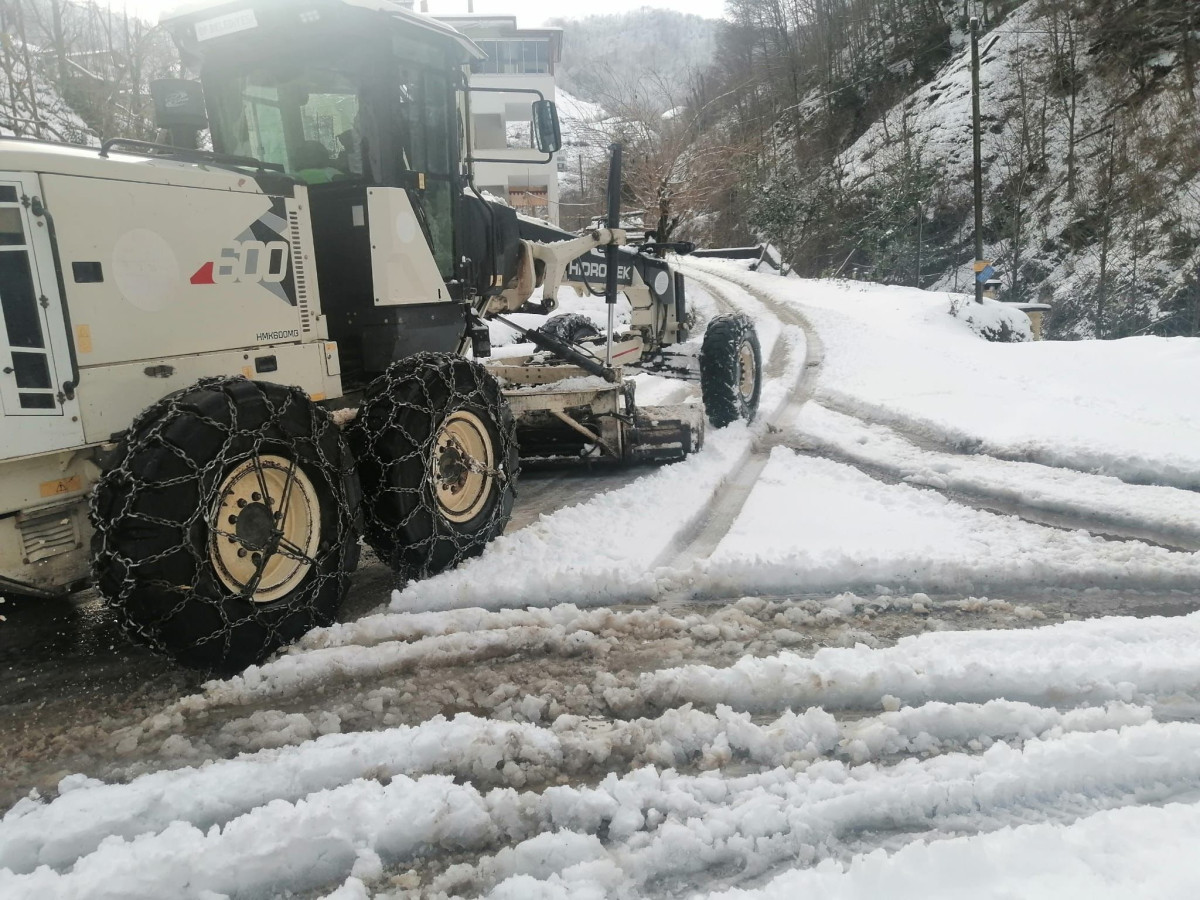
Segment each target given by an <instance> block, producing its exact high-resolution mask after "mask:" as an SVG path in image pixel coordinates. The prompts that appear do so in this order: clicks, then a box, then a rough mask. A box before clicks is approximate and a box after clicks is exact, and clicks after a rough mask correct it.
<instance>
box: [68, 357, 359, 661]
mask: <svg viewBox="0 0 1200 900" xmlns="http://www.w3.org/2000/svg"><path fill="white" fill-rule="evenodd" d="M222 399H223V401H224V403H223V405H222V404H221V403H220V400H222ZM189 437H190V438H191V440H185V439H187V438H189ZM266 453H270V454H273V455H281V456H284V457H285V458H286V459H288V460H289V462H290V463H291V471H289V473H288V476H287V477H288V483H289V484H291V483H292V477H293V476H292V472H293V471H294V470H295V468H296V466H297V460H298V459H302V460H303V462H304V470H305V474H306V475H307V476H308V478H309V479H310V481H311V483H312V485H313V487H314V489H315V490H316V491H317V495H318V502H319V511H318V514H319V516H320V518H321V522H320V525H321V534H320V537H321V543H320V544H319V545H318V547H317V550H316V552H315V554H314V557H312V558H310V557H307V556H304V559H306V560H307V561H308V563H309V571H308V573H306V574H305V576H304V577H303V579H302V580H301V581H300V582H299V584H298V585H297V587H296V588H295V589H294V590H293V591H292V592H291V593H290V594H288V595H286V596H285V597H284V598H281V599H280V600H277V601H273V602H270V603H261V604H260V603H255V602H253V600H251V599H250V597H251V596H252V595H253V593H254V590H250V589H249V588H254V589H257V585H258V582H259V579H260V578H261V577H262V573H263V570H264V569H265V567H266V566H267V564H268V563H269V561H270V560H271V559H272V558H273V555H274V554H273V553H272V552H264V553H261V559H260V560H259V561H258V562H257V564H256V573H255V577H254V578H253V579H252V580H251V581H250V582H247V583H246V584H245V585H244V589H243V591H242V593H241V595H240V596H239V595H235V594H232V593H231V591H230V590H229V589H227V588H226V587H225V586H224V585H223V584H222V583H221V581H220V579H219V578H218V577H216V575H215V571H214V567H213V565H212V563H211V559H210V544H209V535H210V534H211V529H212V527H213V525H214V524H215V523H213V522H211V521H209V520H210V518H211V517H212V516H214V515H215V514H216V505H217V503H218V502H219V498H218V496H217V491H218V488H219V486H220V485H221V483H222V480H223V479H224V478H226V477H227V476H228V475H229V473H230V472H232V471H233V470H234V469H235V468H236V467H237V466H239V465H242V464H243V463H245V462H246V461H248V460H253V461H255V469H256V472H257V477H258V478H259V484H260V485H261V487H262V490H263V492H264V493H267V494H268V496H269V492H268V491H267V485H266V481H265V479H264V477H263V469H262V465H261V456H262V455H264V454H266ZM164 476H165V477H164ZM192 493H194V494H195V495H196V502H194V503H192V504H191V508H190V509H189V508H173V509H170V510H169V511H168V510H164V509H162V508H161V507H162V506H163V502H162V501H163V500H164V499H165V498H164V497H163V495H167V496H168V497H169V496H170V495H172V494H177V495H181V496H182V497H187V496H189V495H191V494H192ZM292 496H293V493H292V492H290V491H289V492H287V496H285V497H284V500H285V501H290V500H291V499H292ZM331 499H332V502H333V509H332V516H333V518H332V520H330V518H329V516H330V514H331V510H330V508H329V504H330V500H331ZM359 500H360V497H359V493H358V489H357V482H356V479H355V473H354V463H353V459H352V458H351V457H350V455H349V453H348V452H347V450H346V445H345V442H344V441H343V440H342V438H341V436H340V432H339V430H338V427H337V425H336V424H335V423H334V422H333V419H332V418H331V417H330V415H329V414H328V412H326V411H325V410H324V409H322V408H321V407H319V406H318V405H316V404H315V403H313V402H312V401H311V400H310V399H309V398H308V396H307V395H306V394H305V393H304V391H302V390H301V389H299V388H296V387H284V386H281V385H276V384H262V383H258V382H253V381H250V380H248V379H246V378H242V377H240V376H239V377H234V378H228V377H217V378H205V379H201V380H200V381H198V382H197V383H196V384H194V385H192V386H191V387H188V388H185V389H183V390H180V391H176V392H175V393H172V394H169V395H167V396H166V397H164V398H162V399H161V400H159V401H158V402H157V403H155V404H153V405H152V406H150V407H148V408H147V409H146V410H144V411H143V412H142V413H141V414H140V415H139V416H138V417H137V418H136V419H135V420H134V422H133V424H132V425H131V426H130V428H129V429H128V430H127V431H126V432H124V433H123V434H122V436H121V439H120V443H119V445H118V449H117V451H116V455H115V457H114V458H113V460H112V461H111V463H110V465H109V466H108V467H107V468H106V469H105V471H104V473H103V474H102V475H101V477H100V479H99V481H98V482H97V485H96V489H95V491H93V493H92V497H91V501H90V507H89V518H90V519H91V523H92V527H93V528H94V536H93V538H92V572H93V578H94V581H95V583H96V584H97V586H98V587H99V588H100V591H101V593H102V594H103V595H104V597H105V599H106V600H107V601H108V603H109V605H110V606H111V608H112V609H113V610H114V612H115V613H116V616H117V619H118V621H119V622H120V624H121V626H122V628H123V629H124V630H125V631H126V632H127V633H128V634H129V635H130V636H131V637H133V638H134V639H135V640H137V641H140V642H142V643H144V644H147V645H149V646H150V647H151V648H152V649H155V650H157V651H160V652H164V653H168V654H170V655H174V656H176V657H177V658H179V659H180V661H182V662H185V663H188V664H192V665H200V666H206V667H212V668H229V667H230V666H232V667H234V668H243V667H244V665H246V664H248V661H252V662H257V661H260V660H261V658H264V657H265V656H266V655H268V654H269V653H270V652H271V651H273V650H274V649H276V648H277V647H278V646H280V645H281V644H284V643H288V642H290V641H292V640H295V638H296V637H298V636H299V634H300V633H303V631H306V630H308V628H309V627H312V626H313V625H316V624H328V623H329V622H330V621H332V619H333V615H334V614H335V613H336V610H337V606H339V605H340V602H341V599H342V597H343V596H344V594H345V591H346V588H347V586H348V582H349V577H350V571H352V569H353V567H354V564H355V563H356V562H357V556H358V548H357V532H358V530H359V521H360V520H359V510H358V506H359ZM268 508H270V507H269V506H268ZM283 512H284V510H283V509H280V510H278V512H277V515H276V518H279V517H280V516H281V515H282V513H283ZM330 525H332V533H331V532H330ZM218 533H219V534H221V535H222V536H227V537H229V538H230V539H231V540H237V541H239V542H241V543H243V546H245V547H248V548H250V549H251V550H252V551H253V550H263V549H267V547H268V546H274V548H275V550H276V552H278V543H279V540H280V534H281V531H280V529H279V528H278V527H276V528H275V530H274V533H273V535H272V538H271V539H270V544H268V545H265V546H257V545H250V544H248V543H247V542H246V540H245V539H242V538H239V537H237V536H235V535H232V534H229V535H226V533H225V532H218ZM171 534H175V535H177V536H178V540H176V541H175V542H173V543H169V544H166V545H165V546H163V537H164V536H166V535H171ZM138 535H140V536H141V537H140V538H139V537H138ZM339 536H340V537H341V540H337V539H336V538H338V537H339ZM146 543H153V544H155V545H158V546H159V549H157V550H156V551H154V552H131V551H130V550H129V547H130V545H131V544H133V545H137V544H142V545H145V544H146ZM347 543H348V544H349V545H351V546H350V547H347V546H346V544H347ZM282 555H283V556H287V557H291V558H297V557H296V555H295V553H294V552H288V551H287V550H286V549H285V550H284V551H283V553H282ZM300 555H301V556H303V553H301V554H300ZM252 558H253V557H252ZM189 570H190V573H191V574H190V577H188V578H184V579H180V578H177V577H175V578H173V577H169V576H170V573H187V572H189ZM335 582H336V584H335ZM151 595H152V596H153V600H154V602H150V601H149V597H150V596H151ZM248 595H249V596H248ZM331 598H332V599H333V600H334V602H333V603H332V604H331ZM185 618H186V619H188V620H192V621H197V622H202V621H207V622H211V623H213V627H212V630H211V632H210V633H208V634H202V633H198V634H195V635H194V636H193V639H192V641H191V644H192V647H193V648H196V649H198V650H200V651H202V652H199V653H196V654H193V653H190V652H188V648H187V647H186V646H185V642H184V641H182V640H181V636H180V635H179V633H178V631H179V629H180V628H183V629H184V630H185V631H186V628H187V625H186V623H184V622H183V621H182V620H183V619H185ZM168 635H169V637H168ZM218 647H219V649H218ZM191 657H195V659H191V661H189V659H190V658H191Z"/></svg>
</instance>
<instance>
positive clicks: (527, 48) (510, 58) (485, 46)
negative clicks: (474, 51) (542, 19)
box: [471, 40, 550, 75]
mask: <svg viewBox="0 0 1200 900" xmlns="http://www.w3.org/2000/svg"><path fill="white" fill-rule="evenodd" d="M476 43H477V44H479V46H480V48H481V49H482V50H483V52H484V53H486V54H487V55H488V57H487V59H477V60H475V62H473V63H471V71H472V72H477V73H479V74H481V75H548V74H550V42H549V41H546V40H536V41H476Z"/></svg>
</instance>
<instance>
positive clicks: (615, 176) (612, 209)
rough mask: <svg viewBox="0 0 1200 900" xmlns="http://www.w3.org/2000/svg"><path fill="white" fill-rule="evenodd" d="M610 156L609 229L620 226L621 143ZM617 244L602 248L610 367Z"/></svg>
mask: <svg viewBox="0 0 1200 900" xmlns="http://www.w3.org/2000/svg"><path fill="white" fill-rule="evenodd" d="M609 149H610V150H611V151H612V158H611V160H610V161H609V164H608V194H607V197H608V222H607V223H606V225H607V227H608V228H609V229H614V228H620V227H621V145H620V144H612V145H611V146H610V147H609ZM617 253H618V251H617V245H616V244H609V245H608V246H607V247H605V248H604V261H605V269H606V270H607V271H606V272H605V274H606V276H607V278H606V279H605V284H604V302H605V303H607V304H608V338H607V340H606V341H605V342H604V366H605V368H609V369H611V368H612V348H613V329H614V328H616V315H617Z"/></svg>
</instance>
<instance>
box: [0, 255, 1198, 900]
mask: <svg viewBox="0 0 1200 900" xmlns="http://www.w3.org/2000/svg"><path fill="white" fill-rule="evenodd" d="M687 265H688V267H689V268H688V271H689V272H691V273H693V274H694V275H695V276H696V279H695V280H694V281H693V282H692V284H691V287H690V293H689V296H691V297H692V298H694V300H695V301H696V306H697V309H698V312H699V314H700V316H701V318H707V317H709V316H711V315H712V314H714V313H715V312H718V311H721V310H723V309H737V310H740V311H743V312H745V313H747V314H748V315H750V316H751V317H753V318H754V319H755V320H756V322H757V323H758V328H759V333H760V337H761V340H762V344H763V357H764V362H765V365H766V370H767V373H768V381H767V384H766V387H765V389H764V392H763V399H762V405H761V407H760V415H759V417H758V418H757V420H756V421H755V422H753V423H751V424H750V425H745V424H738V425H735V426H731V427H729V428H727V429H723V430H721V431H710V433H709V434H708V436H707V440H706V445H705V448H704V450H703V451H701V452H700V453H698V454H696V455H694V456H692V457H691V458H689V459H688V460H686V461H684V462H681V463H677V464H675V465H671V466H666V467H661V468H657V469H649V470H647V471H646V472H645V474H644V475H642V476H641V477H638V478H636V479H634V480H632V481H631V482H630V483H628V484H626V485H625V486H622V487H619V488H617V489H615V490H611V491H608V492H606V493H603V494H600V495H598V496H595V497H592V498H590V499H585V500H583V501H581V502H580V503H578V504H577V505H574V506H571V507H568V508H564V509H561V510H558V511H557V512H553V513H550V514H547V515H543V516H542V517H541V518H540V519H538V520H536V521H533V522H532V523H531V524H529V525H527V526H526V527H523V528H520V529H519V530H516V531H513V532H510V533H509V534H506V535H505V536H504V537H502V538H500V539H499V540H497V541H496V542H495V543H494V544H493V545H491V547H490V548H489V549H488V550H487V552H485V553H484V554H483V555H482V556H481V557H479V558H478V559H476V560H473V561H470V562H469V563H467V564H466V565H464V566H462V567H461V568H459V569H457V570H455V571H451V572H448V573H445V574H444V575H442V576H439V577H436V578H433V579H430V580H428V581H425V582H421V583H417V584H410V585H408V586H406V587H405V588H404V589H403V590H400V591H397V592H394V593H393V594H392V595H391V596H390V598H389V597H387V596H384V595H382V594H381V595H380V596H379V598H378V599H379V601H380V604H381V608H379V609H378V610H377V611H376V612H375V613H374V614H371V615H366V616H363V617H360V618H358V619H356V620H354V621H349V622H345V623H342V624H339V625H335V626H333V627H330V628H326V629H318V630H316V631H313V632H311V633H310V634H309V635H307V636H306V637H305V638H304V639H303V640H302V641H301V642H300V643H299V644H298V645H296V646H295V647H293V648H291V649H290V651H288V652H286V653H285V654H283V655H281V656H280V657H278V658H277V659H275V660H272V661H270V662H268V663H266V664H265V665H263V666H260V667H254V668H252V669H250V670H247V671H246V672H244V673H243V674H241V675H239V676H237V677H234V678H230V679H226V680H222V681H213V682H209V683H207V684H205V685H203V686H202V687H201V688H200V690H198V691H197V692H195V693H185V694H182V695H179V696H174V697H171V698H169V699H168V700H167V701H166V702H163V703H160V704H158V705H157V706H154V707H152V708H143V709H139V711H138V712H137V714H135V715H132V716H129V717H126V718H123V719H121V718H119V717H117V718H113V719H112V720H111V721H108V722H107V723H106V724H105V725H104V726H103V727H96V726H88V727H87V728H83V727H73V726H72V725H71V724H70V723H63V726H62V734H61V735H59V736H56V737H55V739H54V740H48V741H47V742H46V743H45V745H43V746H41V747H38V748H31V747H28V746H24V745H23V746H22V754H23V755H25V754H33V753H34V752H37V751H40V752H41V753H42V754H43V755H45V754H47V753H49V754H50V755H51V756H52V757H53V756H54V755H55V754H57V755H58V756H60V757H61V758H62V759H69V760H70V768H67V769H65V770H64V771H63V773H62V774H63V775H65V777H61V778H58V779H56V785H52V786H51V788H50V789H49V790H43V791H41V792H38V791H36V790H35V791H33V792H32V793H31V794H30V796H28V797H26V798H25V799H22V800H20V801H19V802H18V803H17V804H16V805H15V806H13V807H12V808H11V809H10V810H9V811H8V813H7V814H6V815H5V816H4V817H3V819H2V820H0V896H3V897H4V898H6V900H7V898H10V897H11V898H25V897H29V898H33V897H37V898H43V897H112V898H138V897H146V898H158V897H164V896H171V897H194V898H205V900H215V898H218V897H223V896H224V897H273V896H300V897H313V898H315V897H336V898H339V900H349V898H355V900H358V898H368V897H376V898H385V897H395V898H401V897H422V898H438V897H451V896H464V897H494V898H514V900H515V898H522V900H524V898H558V897H572V898H576V897H584V898H606V897H613V898H633V897H645V896H664V897H665V896H719V897H730V898H733V897H738V898H746V900H750V898H755V900H774V898H783V897H788V898H790V897H796V896H809V895H811V896H818V897H847V898H849V897H868V896H869V897H908V896H912V897H918V896H919V897H921V898H927V897H947V898H949V897H955V898H957V897H961V896H963V895H965V894H968V893H969V894H971V895H973V896H974V895H979V896H983V897H997V898H999V897H1055V898H1060V897H1076V896H1078V897H1083V896H1087V897H1089V898H1091V897H1110V896H1111V897H1118V896H1120V897H1128V896H1154V897H1185V896H1186V897H1189V898H1190V897H1192V896H1195V895H1196V894H1197V892H1198V891H1200V865H1198V864H1197V863H1196V862H1195V861H1194V860H1193V858H1192V857H1191V856H1190V854H1188V853H1187V852H1186V848H1187V846H1189V845H1190V839H1191V835H1192V833H1193V832H1194V829H1196V828H1197V827H1198V826H1200V657H1198V656H1197V654H1196V647H1197V646H1198V645H1200V612H1197V611H1196V610H1198V609H1200V601H1197V599H1196V596H1197V590H1198V589H1200V557H1198V556H1197V555H1196V554H1195V553H1193V552H1191V550H1190V549H1189V548H1191V547H1192V546H1193V545H1194V544H1196V543H1197V542H1198V541H1200V502H1198V501H1197V500H1196V494H1195V493H1193V491H1192V490H1191V489H1192V488H1194V487H1196V486H1197V485H1198V483H1200V450H1197V449H1196V448H1198V447H1200V401H1197V400H1195V399H1194V398H1193V397H1191V396H1190V395H1189V394H1188V393H1187V392H1185V391H1181V390H1171V389H1170V387H1164V386H1174V385H1186V384H1189V383H1190V380H1191V378H1192V377H1193V376H1195V375H1197V374H1200V371H1197V370H1200V340H1196V341H1192V340H1183V339H1176V340H1160V339H1150V338H1147V339H1138V340H1134V341H1123V342H1114V343H1106V344H1094V345H1092V344H1073V345H1063V344H1032V343H1003V344H1000V343H989V342H987V341H985V340H984V339H983V338H981V337H980V335H979V332H980V331H981V330H986V329H987V328H988V327H989V326H992V327H994V326H996V325H998V324H999V323H1001V322H1007V323H1008V324H1009V326H1010V328H1012V329H1014V330H1016V331H1017V332H1018V333H1020V332H1021V331H1022V329H1023V323H1022V320H1021V316H1020V314H1016V315H1013V314H1012V313H1011V312H1010V311H1009V310H1007V309H1005V308H1002V307H999V306H993V305H988V306H986V307H984V308H978V307H975V306H974V304H971V305H970V306H964V304H963V303H962V298H955V297H950V296H948V295H944V294H930V293H922V292H914V291H904V290H897V289H887V288H872V287H867V286H863V285H856V284H850V283H841V282H806V281H801V280H799V279H792V278H779V277H776V276H769V275H759V274H752V273H748V272H747V271H745V269H744V268H742V267H740V266H737V265H733V264H724V263H719V262H714V261H710V260H705V261H695V262H691V263H688V264H687ZM952 307H953V308H954V311H955V312H954V314H952V313H951V309H952ZM563 309H564V310H569V311H574V312H582V313H584V314H586V315H592V316H593V317H596V318H597V319H598V321H603V319H602V316H601V313H602V312H603V310H602V308H601V307H599V306H596V305H595V304H594V302H593V301H592V300H590V299H587V300H574V299H571V298H570V297H564V298H563ZM968 317H971V318H973V319H974V321H968ZM536 322H537V319H536V318H533V317H528V318H523V319H522V324H528V325H534V324H536ZM700 331H701V329H699V328H698V329H697V330H696V333H697V338H696V340H699V336H700ZM512 339H513V335H512V334H511V333H506V332H505V331H504V330H503V329H502V328H496V329H494V330H493V340H494V341H495V343H496V344H497V346H499V347H505V346H508V347H511V348H512V352H517V351H518V350H519V349H520V348H519V347H513V346H512ZM638 377H639V378H640V379H642V381H643V383H642V384H641V385H639V397H643V398H644V397H645V396H646V395H650V396H656V397H667V396H670V397H671V398H672V399H671V402H677V401H679V400H686V399H689V398H690V399H691V401H692V402H694V401H695V389H694V388H692V387H689V386H686V385H685V386H682V387H681V386H680V385H679V384H677V383H671V382H664V380H663V379H661V378H658V377H657V376H649V375H641V376H638ZM1047 517H1053V521H1048V518H1047ZM1139 538H1144V539H1139ZM382 604H386V606H383V605H382ZM1147 610H1151V611H1154V612H1157V613H1162V614H1159V615H1145V614H1144V613H1145V612H1146V611H1147ZM1134 611H1138V612H1140V613H1143V615H1141V616H1140V617H1134V616H1130V615H1098V614H1097V613H1113V612H1116V613H1122V612H1126V613H1127V612H1134ZM54 765H55V763H54V762H53V761H51V762H50V763H46V764H45V767H44V769H43V770H44V771H53V766H54ZM58 765H59V766H62V765H66V763H61V762H60V763H58ZM71 773H75V774H71Z"/></svg>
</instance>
